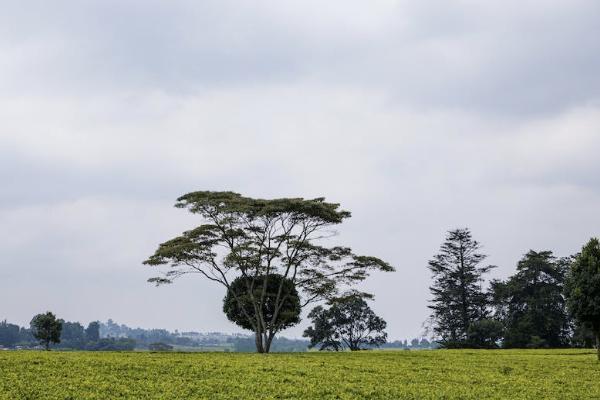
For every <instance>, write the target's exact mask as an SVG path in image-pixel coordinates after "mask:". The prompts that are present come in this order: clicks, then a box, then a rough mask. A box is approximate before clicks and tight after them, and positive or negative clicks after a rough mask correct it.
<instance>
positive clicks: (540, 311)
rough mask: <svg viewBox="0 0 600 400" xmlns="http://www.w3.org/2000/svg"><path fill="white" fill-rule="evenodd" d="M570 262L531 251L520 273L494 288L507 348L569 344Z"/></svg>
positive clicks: (524, 259) (546, 252) (549, 252)
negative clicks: (567, 299) (567, 283)
mask: <svg viewBox="0 0 600 400" xmlns="http://www.w3.org/2000/svg"><path fill="white" fill-rule="evenodd" d="M568 262H569V261H568V260H567V259H556V257H554V255H553V254H552V252H551V251H540V252H536V251H533V250H530V251H529V252H528V253H527V254H525V256H523V258H522V259H521V260H520V261H519V263H518V265H517V273H516V274H514V275H513V276H511V277H510V278H509V279H508V280H506V281H505V282H499V281H496V282H494V284H493V285H492V288H493V291H494V296H493V297H494V303H495V305H496V307H498V309H499V312H498V317H499V319H500V320H501V321H502V322H503V323H504V325H505V329H506V330H505V335H504V347H535V346H544V347H564V346H567V345H568V341H569V317H568V315H567V312H566V306H565V299H564V296H563V287H564V280H565V273H566V270H567V267H568Z"/></svg>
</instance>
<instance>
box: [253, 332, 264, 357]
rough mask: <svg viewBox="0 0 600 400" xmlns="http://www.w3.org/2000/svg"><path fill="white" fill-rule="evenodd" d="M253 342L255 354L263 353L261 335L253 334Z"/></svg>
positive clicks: (258, 333)
mask: <svg viewBox="0 0 600 400" xmlns="http://www.w3.org/2000/svg"><path fill="white" fill-rule="evenodd" d="M254 340H255V342H256V352H257V353H264V352H265V350H264V348H263V340H262V334H261V333H260V332H258V331H256V332H254Z"/></svg>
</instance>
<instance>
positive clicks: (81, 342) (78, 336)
mask: <svg viewBox="0 0 600 400" xmlns="http://www.w3.org/2000/svg"><path fill="white" fill-rule="evenodd" d="M60 322H61V323H62V330H61V334H60V347H61V348H70V349H82V348H84V347H85V344H86V342H87V340H86V336H85V329H84V328H83V325H81V324H80V323H79V322H65V321H63V320H60Z"/></svg>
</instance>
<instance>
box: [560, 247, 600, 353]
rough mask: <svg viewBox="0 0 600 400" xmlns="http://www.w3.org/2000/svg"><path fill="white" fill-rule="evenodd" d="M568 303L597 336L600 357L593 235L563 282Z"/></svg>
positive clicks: (599, 268) (599, 263) (597, 257)
mask: <svg viewBox="0 0 600 400" xmlns="http://www.w3.org/2000/svg"><path fill="white" fill-rule="evenodd" d="M565 295H566V297H567V306H568V308H569V311H570V312H571V313H572V314H573V316H574V317H575V319H576V320H577V321H578V322H579V323H580V324H581V325H583V324H587V325H588V326H589V327H590V328H591V329H592V331H593V332H594V335H595V336H596V349H597V353H598V361H600V242H599V241H598V239H596V238H593V239H590V241H589V242H588V243H587V244H586V245H585V246H584V247H583V249H582V250H581V253H580V254H578V255H577V256H576V257H575V261H574V262H573V263H572V264H571V268H570V270H569V272H568V274H567V282H566V285H565Z"/></svg>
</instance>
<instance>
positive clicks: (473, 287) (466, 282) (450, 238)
mask: <svg viewBox="0 0 600 400" xmlns="http://www.w3.org/2000/svg"><path fill="white" fill-rule="evenodd" d="M480 248H481V246H480V245H479V243H478V242H476V241H475V240H473V239H472V237H471V232H470V231H469V230H468V229H456V230H453V231H450V232H448V235H447V236H446V241H445V242H444V243H443V244H442V246H441V247H440V252H439V254H437V255H435V256H434V258H433V259H432V260H431V261H429V270H430V271H431V272H432V273H433V280H434V282H433V285H432V286H431V287H430V288H429V289H430V291H431V293H432V295H433V299H432V300H431V304H430V305H429V308H431V309H432V310H433V312H432V315H431V317H432V322H433V331H434V333H435V334H436V335H437V336H438V337H440V345H442V346H445V347H461V346H463V345H466V342H467V339H468V331H469V326H470V325H471V324H472V323H473V322H475V321H478V320H480V319H483V318H485V317H486V316H487V314H488V310H487V307H488V304H489V301H488V296H487V294H486V293H484V291H483V289H482V287H481V285H482V282H483V275H484V274H485V273H487V272H489V271H490V270H491V269H492V268H494V267H493V266H491V265H488V266H483V267H482V266H480V264H481V263H482V262H483V261H484V260H485V258H486V256H485V255H483V254H481V253H479V249H480Z"/></svg>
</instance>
